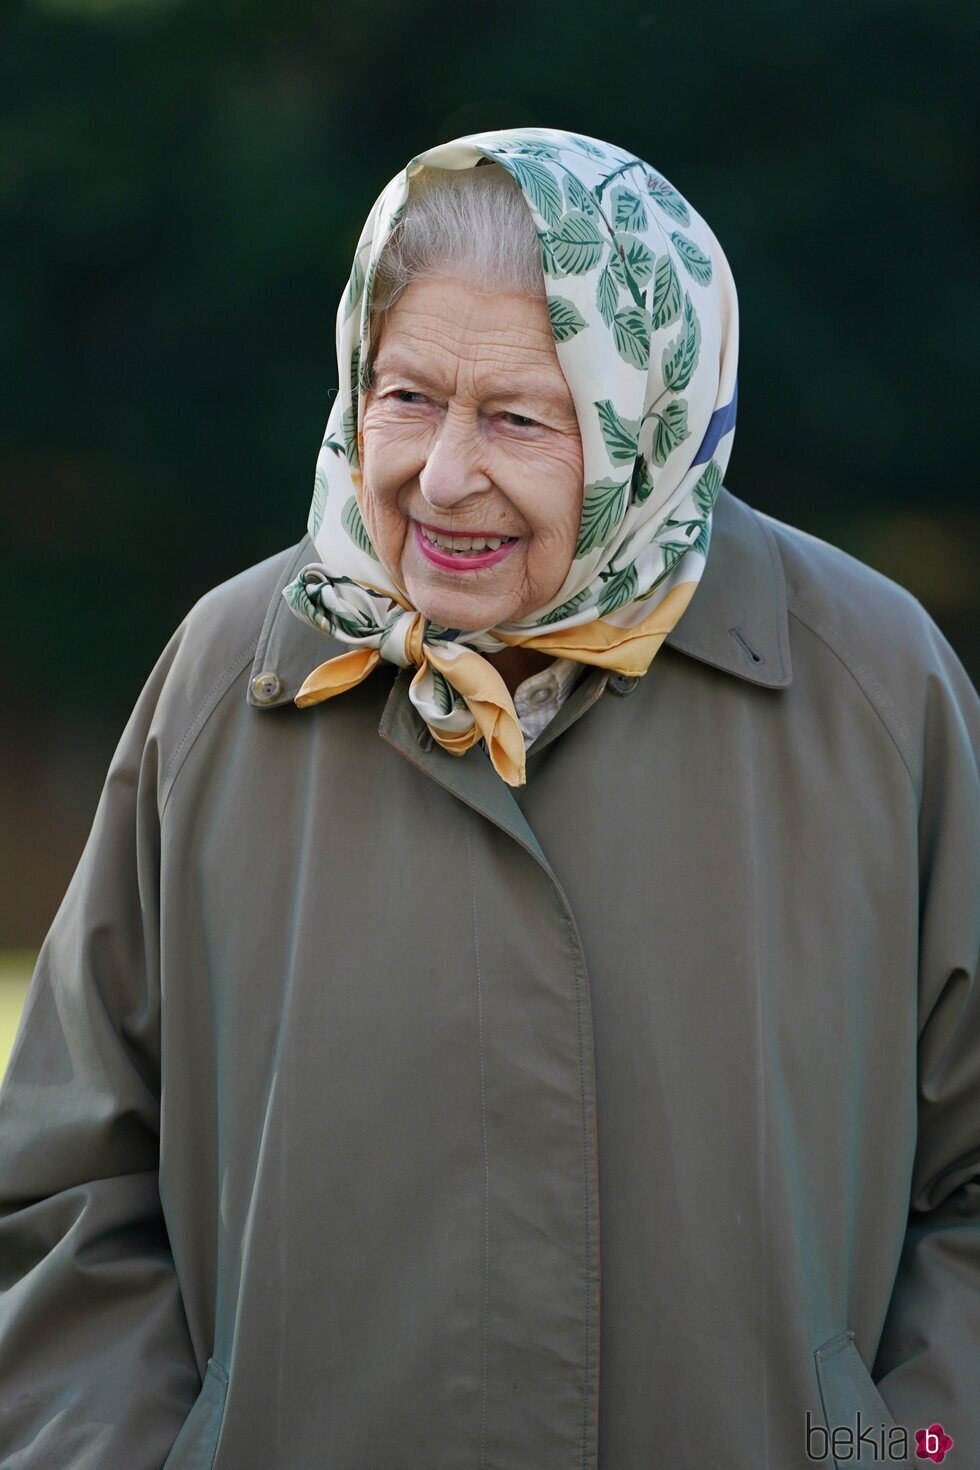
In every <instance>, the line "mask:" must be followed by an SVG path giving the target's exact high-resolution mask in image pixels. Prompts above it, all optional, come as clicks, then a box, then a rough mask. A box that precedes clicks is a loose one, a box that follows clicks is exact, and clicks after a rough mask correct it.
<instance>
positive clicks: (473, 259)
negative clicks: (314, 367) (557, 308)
mask: <svg viewBox="0 0 980 1470" xmlns="http://www.w3.org/2000/svg"><path fill="white" fill-rule="evenodd" d="M425 276H458V277H460V278H461V279H462V280H465V281H468V282H471V283H472V284H473V286H474V287H476V288H477V289H480V290H484V291H507V292H513V293H514V294H516V295H521V296H538V297H541V298H542V299H543V298H544V296H545V286H544V271H543V270H542V267H541V247H540V245H539V243H538V235H537V230H536V229H535V227H534V221H533V220H532V218H531V214H530V211H529V210H528V207H527V204H526V203H525V200H524V195H523V194H522V193H521V191H520V189H519V188H518V186H517V185H516V184H515V183H514V181H513V179H512V178H511V176H510V174H509V173H508V172H507V170H506V169H505V168H503V167H501V165H500V164H499V163H487V164H481V165H479V166H477V167H474V168H463V169H445V168H426V167H423V168H422V169H420V170H419V172H418V173H417V174H415V175H414V176H413V178H412V181H411V186H410V191H409V196H408V200H407V201H406V204H405V212H404V214H403V215H402V217H401V219H400V220H399V221H398V223H397V225H396V226H395V228H394V230H392V232H391V235H390V236H389V238H388V240H387V241H386V242H385V246H384V249H383V250H382V252H381V255H380V256H379V258H378V265H377V271H376V274H375V277H374V284H373V287H372V290H371V335H372V337H373V338H374V340H375V341H377V339H378V336H379V335H380V331H381V326H382V322H383V319H384V314H385V313H386V312H387V311H388V310H389V309H390V308H391V307H392V306H394V304H395V302H396V301H397V300H398V298H399V296H400V295H401V294H402V292H403V291H404V290H405V288H406V287H407V286H409V285H411V283H412V282H413V281H417V280H419V279H420V278H422V277H425Z"/></svg>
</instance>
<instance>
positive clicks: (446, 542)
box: [419, 526, 514, 552]
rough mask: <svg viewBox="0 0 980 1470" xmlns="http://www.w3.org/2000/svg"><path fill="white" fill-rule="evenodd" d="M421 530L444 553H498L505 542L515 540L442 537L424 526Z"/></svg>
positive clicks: (509, 538) (485, 537)
mask: <svg viewBox="0 0 980 1470" xmlns="http://www.w3.org/2000/svg"><path fill="white" fill-rule="evenodd" d="M419 529H420V530H421V532H422V535H423V536H424V537H425V539H426V540H427V541H431V542H432V543H433V545H434V546H438V547H440V548H441V549H442V550H443V551H470V552H473V551H496V550H497V549H498V547H500V546H501V545H502V544H503V543H504V542H505V541H513V540H514V537H513V536H440V535H439V533H438V532H437V531H427V530H426V529H425V527H424V526H422V527H420V528H419Z"/></svg>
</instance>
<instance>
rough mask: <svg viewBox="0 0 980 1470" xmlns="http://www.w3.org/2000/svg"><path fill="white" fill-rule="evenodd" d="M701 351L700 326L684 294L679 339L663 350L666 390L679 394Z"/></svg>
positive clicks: (691, 374)
mask: <svg viewBox="0 0 980 1470" xmlns="http://www.w3.org/2000/svg"><path fill="white" fill-rule="evenodd" d="M700 349H701V326H700V323H699V322H698V315H697V312H696V311H695V310H694V305H693V302H692V301H691V298H690V296H688V294H687V292H686V291H685V293H684V326H683V330H682V331H681V334H680V336H679V337H675V338H674V340H673V342H668V344H667V346H666V347H665V348H664V355H663V375H664V382H665V383H666V384H667V387H668V388H671V389H673V391H674V392H675V393H680V392H681V390H682V389H684V388H686V387H687V385H688V383H690V381H691V379H692V378H693V376H694V369H695V368H696V367H697V365H698V354H699V352H700Z"/></svg>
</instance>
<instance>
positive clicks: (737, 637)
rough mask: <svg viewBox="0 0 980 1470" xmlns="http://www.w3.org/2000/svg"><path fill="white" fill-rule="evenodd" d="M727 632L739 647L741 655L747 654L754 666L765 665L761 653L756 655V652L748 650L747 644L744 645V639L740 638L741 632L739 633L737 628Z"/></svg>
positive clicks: (751, 649) (752, 649)
mask: <svg viewBox="0 0 980 1470" xmlns="http://www.w3.org/2000/svg"><path fill="white" fill-rule="evenodd" d="M728 631H729V633H731V635H732V637H733V638H734V639H735V642H736V643H737V644H738V645H739V647H740V648H741V650H742V652H743V653H747V654H748V656H749V658H750V659H751V660H752V662H753V663H754V664H764V663H765V659H764V658H763V656H762V654H761V653H756V651H755V649H754V648H750V646H749V644H748V643H746V641H745V639H744V638H743V637H742V634H741V632H740V630H739V629H738V628H729V630H728Z"/></svg>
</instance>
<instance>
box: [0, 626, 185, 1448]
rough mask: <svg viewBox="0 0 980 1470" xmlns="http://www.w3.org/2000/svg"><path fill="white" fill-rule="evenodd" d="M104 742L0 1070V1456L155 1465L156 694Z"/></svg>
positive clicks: (165, 1297) (162, 1358)
mask: <svg viewBox="0 0 980 1470" xmlns="http://www.w3.org/2000/svg"><path fill="white" fill-rule="evenodd" d="M183 626H184V625H182V626H181V628H179V629H178V630H177V632H176V633H175V634H174V636H173V638H172V639H171V640H170V643H169V644H168V645H167V648H166V649H165V650H164V652H163V654H162V655H161V657H160V659H159V661H158V662H157V665H156V667H155V669H154V670H153V673H152V674H151V676H150V679H149V681H148V682H147V685H146V687H145V688H144V690H143V692H142V694H141V696H140V698H139V700H138V702H137V704H136V707H135V709H134V711H133V714H132V716H131V718H130V720H129V722H128V724H127V726H126V729H125V731H124V733H123V735H122V737H121V740H120V742H119V745H118V748H117V750H116V752H115V755H114V756H113V759H112V762H111V765H110V767H109V772H108V775H107V778H106V782H105V786H104V789H103V791H102V795H101V798H100V801H99V805H98V808H97V811H96V815H95V819H94V822H93V826H92V830H91V832H90V834H89V838H88V841H87V844H86V846H85V849H84V852H83V853H82V857H81V859H80V861H79V865H78V867H77V869H76V871H75V874H74V876H73V878H72V880H71V883H70V885H69V888H68V890H67V893H66V895H65V898H64V900H63V902H62V904H61V907H60V909H59V910H58V913H57V915H56V917H55V919H54V922H53V924H52V927H51V929H50V931H49V933H48V935H47V937H46V939H45V941H44V944H43V946H42V949H41V952H40V955H39V957H38V962H37V966H36V969H35V971H34V974H33V977H32V979H31V983H30V987H29V989H28V993H27V999H26V1003H25V1006H24V1011H23V1014H22V1017H21V1021H20V1026H19V1029H18V1031H17V1035H16V1038H15V1042H14V1047H13V1051H12V1054H11V1058H10V1062H9V1064H8V1067H7V1071H6V1074H5V1076H4V1080H3V1087H2V1089H0V1466H2V1467H3V1470H53V1467H65V1470H67V1467H68V1466H71V1467H72V1470H160V1466H161V1465H162V1464H163V1462H164V1460H165V1459H166V1457H167V1453H168V1451H169V1449H170V1446H171V1444H172V1442H173V1440H174V1439H175V1437H176V1435H177V1433H178V1430H179V1429H180V1426H181V1423H182V1422H183V1420H184V1418H185V1417H186V1416H187V1414H188V1412H189V1410H190V1407H191V1405H192V1404H193V1402H194V1399H195V1397H196V1396H197V1394H198V1393H199V1391H200V1386H201V1380H200V1375H199V1373H198V1369H197V1366H196V1363H195V1358H194V1355H193V1352H192V1350H191V1342H190V1337H189V1333H188V1328H187V1322H186V1318H185V1315H184V1310H183V1305H182V1302H181V1294H180V1289H179V1286H178V1282H177V1277H176V1273H175V1270H174V1262H173V1256H172V1253H171V1250H170V1245H169V1241H168V1237H167V1231H166V1227H165V1223H164V1219H163V1215H162V1211H161V1205H160V1195H159V1189H158V1163H159V1122H160V1107H159V1094H160V1045H159V1036H160V997H159V987H158V971H157V959H156V954H157V949H158V937H157V936H158V902H157V896H158V888H159V882H158V875H159V821H158V805H157V766H158V752H157V748H156V740H155V737H153V736H152V735H151V734H150V730H151V725H152V722H153V715H154V711H155V709H156V706H157V701H158V698H159V695H160V691H161V688H162V686H163V683H164V680H165V678H166V674H167V671H168V669H169V667H170V665H171V663H172V661H173V657H174V654H175V652H176V649H177V646H178V644H179V642H180V638H181V635H182V631H183Z"/></svg>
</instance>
